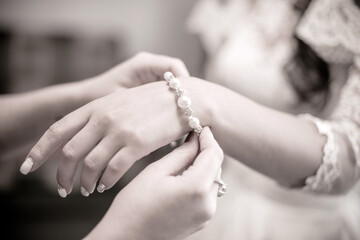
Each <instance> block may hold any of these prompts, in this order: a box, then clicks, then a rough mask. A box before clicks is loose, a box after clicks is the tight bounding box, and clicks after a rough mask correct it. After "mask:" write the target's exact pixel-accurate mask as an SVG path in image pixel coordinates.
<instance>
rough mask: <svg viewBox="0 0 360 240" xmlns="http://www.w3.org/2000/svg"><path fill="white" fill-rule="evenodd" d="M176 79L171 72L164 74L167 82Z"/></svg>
mask: <svg viewBox="0 0 360 240" xmlns="http://www.w3.org/2000/svg"><path fill="white" fill-rule="evenodd" d="M173 78H174V75H173V74H172V73H171V72H166V73H165V74H164V79H165V80H166V81H170V80H171V79H173Z"/></svg>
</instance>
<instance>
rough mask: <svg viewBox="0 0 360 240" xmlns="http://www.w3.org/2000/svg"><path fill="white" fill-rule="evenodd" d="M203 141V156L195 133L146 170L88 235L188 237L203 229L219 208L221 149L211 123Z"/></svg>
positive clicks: (89, 236)
mask: <svg viewBox="0 0 360 240" xmlns="http://www.w3.org/2000/svg"><path fill="white" fill-rule="evenodd" d="M199 139H200V153H199V155H198V150H199V146H198V140H197V137H196V136H194V135H193V136H192V137H191V139H190V141H189V142H186V143H185V144H184V145H182V146H181V147H179V148H177V149H175V150H174V151H173V152H172V153H170V154H168V155H167V156H165V157H164V158H163V159H160V160H159V161H157V162H155V163H153V164H151V165H149V166H148V167H147V168H146V169H145V170H144V171H142V172H141V173H140V174H139V175H138V176H137V177H136V178H135V179H134V180H133V181H132V182H130V183H129V184H128V185H127V186H126V187H125V188H124V189H123V190H121V191H120V193H119V194H118V195H117V197H116V198H115V199H114V202H113V203H112V205H111V207H110V209H109V210H108V212H107V214H106V215H105V216H104V218H103V219H102V220H101V222H100V223H99V224H98V225H97V226H96V227H95V229H94V230H93V231H92V232H91V233H90V234H89V235H88V236H87V237H86V238H85V239H150V240H151V239H156V240H163V239H164V240H165V239H184V238H186V237H187V236H189V235H191V234H192V233H194V232H196V231H198V230H200V229H201V228H202V227H204V226H205V225H206V224H207V222H208V221H209V220H210V218H211V217H212V216H213V214H214V213H215V211H216V202H217V190H218V185H217V184H216V183H214V180H215V179H217V174H218V173H219V170H220V166H221V163H222V160H223V153H222V150H221V149H220V147H219V145H218V144H217V142H216V141H215V139H214V138H213V136H212V133H211V131H210V129H209V128H208V127H206V128H204V129H203V132H202V133H201V135H200V138H199ZM194 159H195V161H194ZM189 165H190V167H189V168H188V169H187V170H186V171H185V172H184V173H182V175H178V174H179V173H181V171H182V170H183V169H184V168H186V167H188V166H189ZM139 194H141V195H139Z"/></svg>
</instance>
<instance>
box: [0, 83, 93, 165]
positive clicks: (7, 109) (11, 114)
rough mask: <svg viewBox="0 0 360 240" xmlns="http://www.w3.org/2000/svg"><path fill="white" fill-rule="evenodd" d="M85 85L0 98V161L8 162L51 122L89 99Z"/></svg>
mask: <svg viewBox="0 0 360 240" xmlns="http://www.w3.org/2000/svg"><path fill="white" fill-rule="evenodd" d="M85 86H86V83H85V82H79V83H71V84H63V85H58V86H52V87H47V88H44V89H41V90H38V91H33V92H28V93H22V94H12V95H3V96H1V97H0V109H1V112H2V117H1V121H0V145H1V151H0V158H1V159H2V160H7V159H11V158H12V156H13V154H15V153H16V152H17V150H18V149H21V148H22V147H24V146H27V145H29V144H30V143H33V141H34V140H36V139H38V138H39V137H40V136H41V133H42V132H44V131H45V130H46V129H47V128H48V127H49V126H50V125H51V124H52V123H54V122H55V121H57V120H58V119H59V118H61V117H62V116H65V115H66V114H68V113H69V112H71V111H73V110H74V109H76V108H78V107H80V106H82V105H84V104H85V103H87V102H88V101H90V100H91V98H90V95H89V94H87V93H86V92H85V90H86V88H85Z"/></svg>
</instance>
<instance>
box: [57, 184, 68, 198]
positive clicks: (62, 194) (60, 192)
mask: <svg viewBox="0 0 360 240" xmlns="http://www.w3.org/2000/svg"><path fill="white" fill-rule="evenodd" d="M58 193H59V195H60V197H62V198H66V196H67V193H66V190H65V188H63V187H61V186H60V185H58Z"/></svg>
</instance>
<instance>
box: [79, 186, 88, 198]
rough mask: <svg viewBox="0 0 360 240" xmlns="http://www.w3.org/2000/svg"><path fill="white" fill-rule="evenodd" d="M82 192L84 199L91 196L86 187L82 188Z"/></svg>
mask: <svg viewBox="0 0 360 240" xmlns="http://www.w3.org/2000/svg"><path fill="white" fill-rule="evenodd" d="M80 192H81V195H83V196H84V197H88V196H89V195H90V193H89V192H88V191H87V190H86V189H85V188H84V187H81V188H80Z"/></svg>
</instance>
